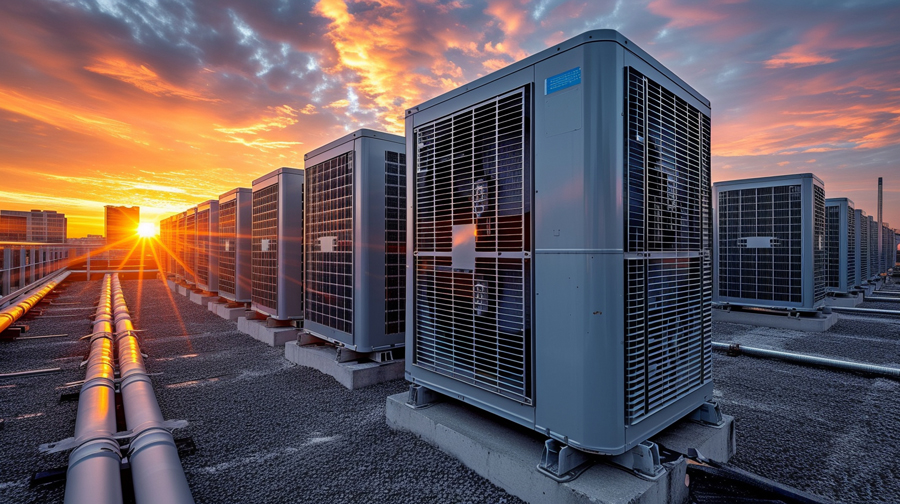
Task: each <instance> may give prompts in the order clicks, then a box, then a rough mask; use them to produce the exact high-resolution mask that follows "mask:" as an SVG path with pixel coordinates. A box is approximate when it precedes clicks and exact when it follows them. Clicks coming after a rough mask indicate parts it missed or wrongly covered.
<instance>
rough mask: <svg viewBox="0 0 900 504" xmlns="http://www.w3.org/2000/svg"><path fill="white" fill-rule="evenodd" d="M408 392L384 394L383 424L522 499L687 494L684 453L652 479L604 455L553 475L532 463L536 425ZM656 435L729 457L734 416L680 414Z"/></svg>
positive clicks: (647, 501)
mask: <svg viewBox="0 0 900 504" xmlns="http://www.w3.org/2000/svg"><path fill="white" fill-rule="evenodd" d="M407 396H408V394H407V393H406V392H404V393H400V394H396V395H393V396H390V397H388V398H387V405H386V411H385V414H386V416H387V423H388V426H390V427H391V428H393V429H399V430H405V431H409V432H412V433H413V434H415V435H416V436H418V437H420V438H422V439H423V440H424V441H427V442H428V443H431V444H432V445H434V446H436V447H438V448H440V449H441V450H442V451H444V452H446V453H448V454H450V455H452V456H454V457H456V458H457V459H459V461H460V462H462V463H463V464H465V465H466V466H468V467H469V468H471V469H472V470H473V471H475V472H476V473H478V474H479V475H481V476H482V477H484V478H487V479H488V480H490V481H491V483H493V484H495V485H497V486H499V487H501V488H503V489H504V490H506V491H507V492H509V493H511V494H513V495H515V496H516V497H519V498H521V499H523V500H525V501H526V502H531V503H544V502H546V503H605V504H625V503H635V504H638V503H640V504H657V503H659V504H664V503H665V504H669V503H681V502H687V499H688V487H687V486H685V484H684V483H685V474H686V471H687V463H686V461H685V459H684V458H679V459H678V460H676V461H674V462H671V463H669V464H667V468H666V473H665V474H664V475H663V476H661V477H660V478H659V479H657V480H655V481H648V480H645V479H642V478H639V477H637V476H635V475H634V474H632V473H631V472H628V471H625V470H623V469H621V468H619V467H617V466H613V465H610V464H607V463H605V462H602V461H601V462H598V463H597V464H595V465H593V466H591V467H590V468H589V469H587V470H586V471H585V472H584V473H583V474H581V475H580V476H578V478H576V479H575V480H572V481H569V482H566V483H557V482H556V481H554V480H552V479H550V478H549V477H547V476H545V475H543V474H542V473H540V472H538V470H537V464H538V462H540V459H541V451H542V449H543V446H544V440H545V438H544V437H543V436H541V435H539V434H538V433H536V432H534V431H530V430H528V429H525V428H522V427H520V426H518V425H515V424H513V423H511V422H508V421H505V420H503V419H501V418H499V417H495V416H493V415H490V414H488V413H485V412H483V411H481V410H479V409H477V408H474V407H472V406H469V405H467V404H463V403H460V402H458V401H454V400H449V399H445V400H444V401H443V402H439V403H436V404H434V405H432V406H430V407H427V408H420V409H412V408H410V407H409V406H407V405H406V399H407ZM653 440H654V441H656V442H658V443H660V444H661V445H663V446H665V447H667V448H669V449H671V450H680V449H682V448H683V449H684V450H686V449H687V447H694V448H697V449H698V450H699V451H700V453H702V454H703V455H704V456H707V457H709V458H713V456H712V455H711V454H715V455H716V456H719V457H721V458H722V459H723V460H722V461H726V460H727V459H728V458H730V457H731V456H732V455H733V454H734V419H733V418H732V417H728V416H726V417H725V425H724V426H722V427H719V428H713V427H706V426H702V425H700V424H695V423H693V422H690V421H685V420H683V421H681V422H678V423H677V424H675V425H673V426H672V427H670V428H669V429H666V430H665V431H663V432H662V433H660V434H659V435H658V436H656V437H654V438H653ZM601 460H602V458H601Z"/></svg>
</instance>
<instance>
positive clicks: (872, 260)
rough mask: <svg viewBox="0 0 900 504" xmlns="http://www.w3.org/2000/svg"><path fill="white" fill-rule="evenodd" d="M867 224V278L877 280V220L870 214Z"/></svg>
mask: <svg viewBox="0 0 900 504" xmlns="http://www.w3.org/2000/svg"><path fill="white" fill-rule="evenodd" d="M867 221H868V225H869V280H877V279H878V276H879V273H881V271H879V269H878V266H879V265H878V221H877V220H875V217H874V216H872V215H870V216H868V217H867Z"/></svg>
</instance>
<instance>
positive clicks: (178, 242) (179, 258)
mask: <svg viewBox="0 0 900 504" xmlns="http://www.w3.org/2000/svg"><path fill="white" fill-rule="evenodd" d="M186 217H187V212H181V213H180V214H178V215H176V216H175V218H176V220H175V233H174V237H173V238H174V241H175V243H174V245H175V247H174V249H173V250H174V252H175V258H176V261H175V262H176V268H175V280H176V281H179V282H183V281H184V280H185V276H186V274H185V269H184V264H185V263H184V259H185V254H184V221H185V220H186V219H185V218H186Z"/></svg>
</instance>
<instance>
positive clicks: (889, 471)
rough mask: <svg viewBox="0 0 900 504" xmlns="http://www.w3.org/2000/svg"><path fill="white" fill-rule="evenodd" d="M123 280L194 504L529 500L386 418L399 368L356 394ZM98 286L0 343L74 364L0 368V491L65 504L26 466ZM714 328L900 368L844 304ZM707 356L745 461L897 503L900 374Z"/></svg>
mask: <svg viewBox="0 0 900 504" xmlns="http://www.w3.org/2000/svg"><path fill="white" fill-rule="evenodd" d="M123 288H124V289H125V297H126V300H127V302H128V304H129V307H130V308H131V311H132V314H133V318H134V322H135V327H136V328H138V329H140V330H142V331H143V332H142V333H141V334H142V338H143V345H142V349H143V350H144V352H145V353H147V354H148V356H149V357H148V358H147V359H146V365H147V369H148V371H149V372H150V373H154V375H153V377H152V379H153V383H154V387H155V391H156V395H157V398H158V400H159V403H160V407H161V409H162V413H163V416H164V417H165V418H168V419H184V420H187V421H188V422H189V423H188V426H187V427H186V428H183V429H179V430H176V431H175V433H174V434H175V437H176V438H182V437H187V436H190V437H192V439H193V441H194V443H195V444H196V447H197V452H196V453H194V454H192V455H185V456H183V458H182V464H183V466H184V469H185V473H186V475H187V479H188V483H189V484H190V486H191V489H192V492H193V495H194V498H195V499H196V501H197V502H198V503H207V502H208V503H220V502H286V501H291V502H366V503H369V502H404V503H405V502H441V503H443V502H473V503H475V502H479V503H480V502H488V503H518V502H521V501H520V500H519V499H517V498H516V497H513V496H510V495H508V494H507V493H506V492H504V491H503V490H502V489H500V488H498V487H495V486H494V485H492V484H491V483H489V482H488V481H487V480H485V479H483V478H481V477H480V476H478V475H476V474H475V473H474V472H472V471H471V470H469V469H467V468H466V467H465V466H463V465H462V464H460V463H459V462H458V461H457V460H456V459H454V458H452V457H450V456H448V455H445V454H444V453H442V452H440V451H439V450H437V449H435V448H433V447H432V446H431V445H429V444H427V443H425V442H423V441H421V440H419V439H417V438H415V437H414V436H413V435H412V434H409V433H405V432H396V431H392V430H391V429H389V428H388V427H387V425H386V422H385V418H384V407H385V398H386V397H387V396H388V395H391V394H394V393H397V392H402V391H404V390H406V387H407V386H406V384H405V382H404V381H403V380H395V381H392V382H388V383H384V384H381V385H376V386H373V387H369V388H365V389H362V390H356V391H348V390H346V389H345V388H344V387H343V386H341V385H340V384H338V383H337V382H336V381H335V380H334V379H332V378H331V377H329V376H325V375H322V374H320V373H318V372H316V371H313V370H311V369H307V368H303V367H299V366H295V365H293V364H291V363H289V362H288V361H286V360H285V359H284V358H283V349H281V348H271V347H269V346H267V345H265V344H263V343H260V342H257V341H255V340H253V339H251V338H250V337H248V336H246V335H243V334H241V333H239V332H238V331H237V326H236V324H235V323H234V322H230V321H226V320H222V319H220V318H219V317H217V316H215V315H214V314H213V313H211V312H209V311H208V310H206V309H204V308H202V307H200V306H199V305H196V304H194V303H191V302H190V301H189V300H188V299H186V298H184V297H182V296H180V295H177V294H174V295H173V294H171V292H170V291H169V290H168V288H166V286H165V283H164V282H160V281H155V280H154V281H143V282H140V281H137V280H134V281H124V282H123ZM888 288H889V289H893V288H894V286H889V287H888ZM898 292H900V289H898ZM98 294H99V283H98V282H96V281H94V282H67V284H66V292H65V294H64V295H63V296H62V297H60V298H59V299H57V300H55V303H57V304H55V305H52V306H51V307H50V308H49V309H48V310H47V311H46V312H45V314H44V316H42V317H39V318H37V319H35V320H33V321H31V322H30V325H31V330H30V331H29V332H28V333H27V336H36V335H48V334H62V333H66V334H68V336H65V337H60V338H49V339H34V340H17V341H15V342H11V343H0V373H8V372H14V371H21V370H28V369H38V368H46V367H54V366H55V367H61V368H63V369H62V371H60V372H57V373H53V374H48V375H41V376H33V377H27V378H14V379H0V418H3V419H5V428H4V429H3V430H0V475H2V476H0V502H62V498H63V492H64V488H63V486H62V485H56V486H52V485H50V486H44V487H38V488H35V489H31V488H29V478H30V476H31V474H32V472H34V471H36V470H43V469H49V468H54V467H59V466H64V465H65V463H66V459H67V454H65V453H58V454H53V455H43V454H40V453H38V450H37V446H38V445H39V444H42V443H47V442H52V441H57V440H60V439H64V438H67V437H70V436H71V435H72V433H73V432H74V427H75V415H76V406H77V403H75V402H59V394H60V393H61V392H70V391H74V390H77V389H78V387H75V388H69V389H61V388H60V387H61V386H63V385H64V384H65V383H67V382H73V381H76V380H81V379H83V378H84V371H83V370H81V369H79V368H78V364H79V362H80V360H81V358H82V357H83V355H84V353H85V352H86V351H87V349H88V346H87V343H86V342H83V341H81V342H79V341H78V337H80V336H82V335H84V334H86V333H87V332H88V330H89V329H90V326H89V323H88V320H87V317H88V315H90V314H91V313H93V303H94V302H96V297H97V295H98ZM64 303H73V304H64ZM862 307H873V308H887V309H900V303H878V304H875V303H868V302H867V303H865V304H863V305H862ZM713 339H714V341H719V342H738V343H742V344H745V345H749V346H759V347H764V348H774V349H781V350H787V351H793V352H803V353H810V354H816V355H822V356H827V357H833V358H842V359H847V360H857V361H863V362H871V363H877V364H881V365H887V366H897V367H900V317H895V318H891V317H873V316H863V315H841V320H840V321H839V322H838V323H837V324H836V325H835V326H834V327H833V328H832V329H830V330H829V331H827V332H825V333H802V332H797V331H787V330H777V329H769V328H760V327H754V326H748V325H739V324H725V323H719V322H716V323H714V324H713ZM713 360H714V362H713V364H714V371H713V376H714V380H715V382H716V387H715V395H716V397H717V399H718V400H719V402H720V404H721V405H722V409H723V411H724V412H725V413H726V414H729V415H733V416H734V417H735V418H736V426H737V428H736V431H737V436H738V450H737V454H736V456H735V458H734V459H733V464H734V465H735V466H737V467H740V468H743V469H746V470H749V471H752V472H755V473H757V474H760V475H762V476H765V477H768V478H771V479H773V480H775V481H778V482H780V483H784V484H787V485H791V486H795V487H797V488H800V489H802V490H805V491H808V492H811V493H814V494H817V495H820V496H823V497H826V498H829V499H832V500H834V501H836V502H847V503H850V502H885V503H887V502H900V464H897V463H896V456H895V455H894V454H895V453H897V452H898V451H900V432H898V430H900V429H898V427H900V382H898V381H895V380H889V379H881V378H869V377H865V376H859V375H854V374H849V373H843V372H837V371H831V370H826V369H819V368H811V367H803V366H799V365H795V364H789V363H783V362H778V361H773V360H765V359H758V358H753V357H746V356H743V357H728V356H726V355H725V354H723V353H720V352H715V353H714V356H713ZM535 462H537V461H535Z"/></svg>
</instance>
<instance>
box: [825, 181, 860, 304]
mask: <svg viewBox="0 0 900 504" xmlns="http://www.w3.org/2000/svg"><path fill="white" fill-rule="evenodd" d="M825 224H826V227H825V230H826V231H825V247H826V252H827V253H826V258H827V262H826V269H825V290H826V291H830V292H838V293H845V294H846V293H849V292H850V291H852V290H853V288H854V287H856V239H855V236H856V212H855V209H854V207H853V201H851V200H849V199H847V198H828V199H826V200H825Z"/></svg>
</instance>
